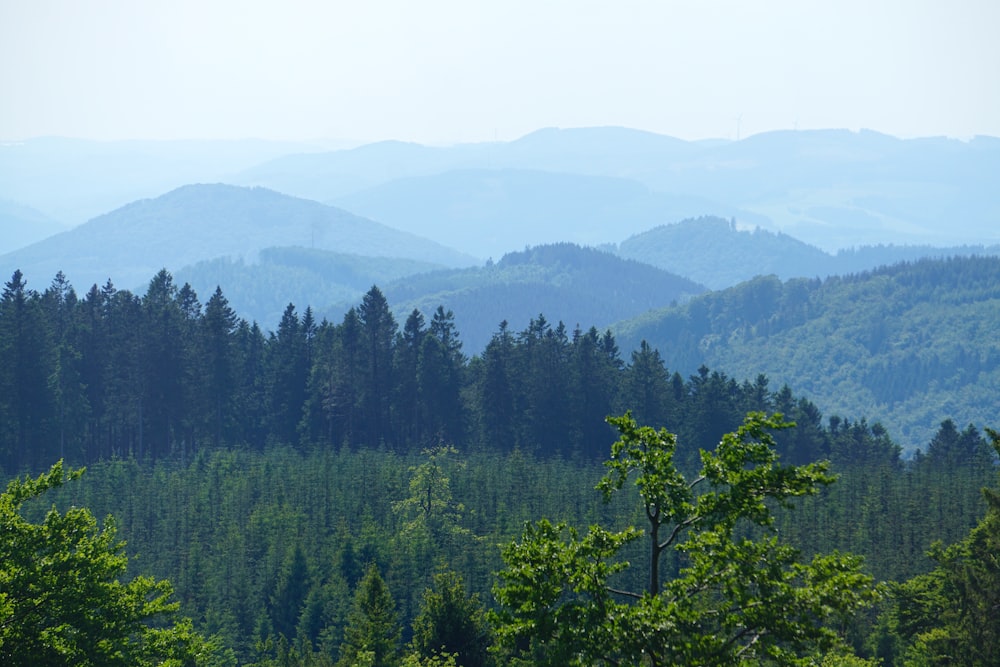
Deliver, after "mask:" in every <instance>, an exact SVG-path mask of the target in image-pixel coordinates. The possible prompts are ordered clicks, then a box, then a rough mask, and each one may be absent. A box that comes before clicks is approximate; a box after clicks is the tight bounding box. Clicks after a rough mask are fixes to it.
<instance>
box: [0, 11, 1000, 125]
mask: <svg viewBox="0 0 1000 667" xmlns="http://www.w3.org/2000/svg"><path fill="white" fill-rule="evenodd" d="M998 31H1000V0H951V1H950V2H944V1H943V0H898V1H897V0H822V1H820V2H815V1H812V0H683V1H678V0H657V1H648V2H644V1H632V0H614V1H612V0H605V1H603V2H590V1H588V0H572V1H555V0H552V1H547V0H530V1H526V2H523V1H521V0H496V1H489V2H485V1H483V2H478V1H476V0H456V1H443V0H403V1H388V0H350V1H347V2H341V1H339V0H324V1H318V0H317V1H297V0H267V1H264V0H232V1H230V0H162V1H161V0H0V91H2V92H0V139H3V140H8V141H9V140H18V139H25V138H29V137H34V136H42V135H61V136H72V137H82V138H92V139H123V138H150V139H176V138H246V137H258V138H265V139H294V140H301V139H316V138H335V139H351V140H378V139H390V138H391V139H402V140H411V141H419V142H423V143H451V142H465V141H491V140H494V139H500V140H509V139H514V138H517V137H519V136H521V135H523V134H526V133H528V132H531V131H533V130H535V129H538V128H540V127H547V126H558V127H577V126H591V125H623V126H628V127H635V128H641V129H646V130H651V131H654V132H659V133H663V134H670V135H674V136H678V137H682V138H686V139H696V138H704V137H729V138H735V137H736V134H737V131H739V132H740V134H741V135H742V136H747V135H749V134H754V133H757V132H761V131H766V130H771V129H779V128H781V129H786V128H787V129H791V128H795V127H798V128H799V129H807V128H830V127H837V128H842V127H846V128H851V129H858V128H862V127H864V128H870V129H875V130H879V131H882V132H886V133H889V134H894V135H897V136H904V137H910V136H927V135H941V134H944V135H949V136H957V137H969V136H972V135H974V134H990V135H994V136H1000V37H998V34H1000V33H998Z"/></svg>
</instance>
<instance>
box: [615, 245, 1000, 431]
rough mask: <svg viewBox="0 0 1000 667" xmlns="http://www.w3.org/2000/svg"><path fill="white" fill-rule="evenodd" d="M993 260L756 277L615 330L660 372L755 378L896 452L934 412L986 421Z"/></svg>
mask: <svg viewBox="0 0 1000 667" xmlns="http://www.w3.org/2000/svg"><path fill="white" fill-rule="evenodd" d="M997 322H1000V258H996V257H965V258H952V259H946V260H920V261H918V262H915V263H912V264H910V263H904V264H899V265H895V266H892V267H884V268H881V269H878V270H876V271H871V272H865V273H860V274H857V275H852V276H846V277H834V278H829V279H827V280H825V281H820V280H818V279H815V280H806V279H795V280H790V281H787V282H785V283H782V282H781V281H780V280H778V279H777V278H775V277H773V276H770V277H760V278H757V279H755V280H752V281H749V282H746V283H743V284H741V285H738V286H736V287H733V288H730V289H726V290H722V291H719V292H713V293H710V294H706V295H702V296H699V297H696V298H694V299H692V300H691V301H690V302H689V303H686V304H684V305H682V306H679V307H675V308H670V309H665V310H660V311H654V312H650V313H647V314H645V315H643V316H641V317H638V318H636V319H634V320H631V321H629V322H624V323H621V324H620V325H618V326H617V327H616V329H617V335H618V337H619V344H620V345H621V347H622V348H623V349H629V348H631V347H633V346H635V345H638V343H639V341H641V340H646V341H648V342H649V343H650V345H652V346H654V347H656V348H658V349H659V350H660V351H661V353H662V354H663V357H664V359H665V361H666V363H667V364H668V366H669V367H670V368H671V369H672V370H678V371H680V372H681V373H692V372H694V370H695V369H697V368H698V366H699V365H701V364H705V365H707V366H709V367H711V368H713V369H716V368H717V369H720V370H723V371H725V372H726V373H729V374H730V375H732V376H734V377H754V376H755V375H757V374H758V373H764V374H766V375H767V376H768V377H769V378H770V379H771V380H772V384H778V385H780V384H781V383H788V384H789V385H791V386H793V387H795V390H796V392H797V393H801V394H803V395H805V396H806V397H807V398H809V399H810V400H813V401H814V402H815V403H816V404H817V405H818V406H820V408H822V409H823V410H824V412H825V413H827V414H840V415H854V416H855V417H858V416H867V417H868V418H869V419H870V420H875V419H877V420H881V421H882V422H883V423H884V424H885V425H886V426H887V427H888V428H889V431H890V432H891V433H892V434H893V437H894V438H898V441H899V442H900V444H902V445H903V447H904V449H909V450H912V449H913V448H914V447H917V446H921V445H923V444H925V443H926V442H928V441H929V440H930V438H931V436H933V432H934V430H935V429H936V428H937V426H938V424H940V422H941V421H942V420H944V419H948V418H952V419H954V420H955V421H956V423H960V424H965V423H970V422H971V423H975V424H976V425H977V426H978V427H980V428H982V427H983V426H992V427H996V426H997V419H998V417H997V412H996V397H997V396H1000V338H998V337H997V335H996V326H997Z"/></svg>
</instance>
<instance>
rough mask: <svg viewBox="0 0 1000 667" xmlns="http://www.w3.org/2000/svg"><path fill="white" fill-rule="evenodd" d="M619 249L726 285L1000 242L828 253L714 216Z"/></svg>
mask: <svg viewBox="0 0 1000 667" xmlns="http://www.w3.org/2000/svg"><path fill="white" fill-rule="evenodd" d="M616 252H617V254H619V255H621V256H622V257H627V258H629V259H634V260H637V261H640V262H645V263H647V264H652V265H653V266H658V267H660V268H661V269H663V270H665V271H670V272H672V273H676V274H678V275H681V276H684V277H685V278H690V279H691V280H694V281H695V282H698V283H701V284H702V285H706V286H707V287H709V288H711V289H714V290H720V289H725V288H727V287H733V286H735V285H737V284H739V283H741V282H745V281H747V280H750V279H752V278H755V277H757V276H766V275H776V276H777V277H778V278H781V279H782V280H788V279H789V278H826V277H827V276H833V275H846V274H851V273H860V272H862V271H871V270H874V269H877V268H880V267H883V266H889V265H891V264H898V263H900V262H904V261H916V260H919V259H925V258H927V259H944V258H946V257H968V256H972V255H1000V246H996V245H993V246H957V247H951V248H935V247H931V246H928V245H906V246H895V245H888V246H886V245H874V246H871V245H868V246H861V247H853V248H841V249H839V250H838V251H837V252H836V253H835V254H832V255H831V254H828V253H826V252H823V251H822V250H820V249H819V248H817V247H815V246H811V245H808V244H806V243H803V242H802V241H799V240H798V239H795V238H792V237H791V236H789V235H787V234H782V233H780V232H779V233H775V232H771V231H767V230H765V229H761V228H760V227H757V228H755V229H753V230H750V229H746V228H742V227H738V226H737V224H736V220H735V218H731V219H729V220H724V219H723V218H719V217H714V216H703V217H700V218H696V219H687V220H681V221H680V222H677V223H673V224H668V225H659V226H657V227H654V228H652V229H649V230H648V231H644V232H642V233H641V234H635V235H634V236H630V237H629V238H627V239H625V240H624V241H622V242H621V243H620V244H618V247H617V251H616Z"/></svg>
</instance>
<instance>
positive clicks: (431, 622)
mask: <svg viewBox="0 0 1000 667" xmlns="http://www.w3.org/2000/svg"><path fill="white" fill-rule="evenodd" d="M411 646H412V648H413V650H414V651H415V652H416V653H417V654H419V655H420V656H421V657H423V658H433V657H435V656H443V655H450V656H453V657H454V658H455V663H456V664H457V665H459V667H486V666H487V665H489V664H491V659H490V658H491V656H490V655H489V652H488V649H489V646H490V632H489V627H488V625H487V623H486V612H485V609H484V608H483V606H482V604H481V603H480V602H479V598H478V596H476V595H471V596H470V595H468V594H467V593H466V591H465V584H464V583H463V581H462V578H461V577H460V576H459V575H457V574H456V573H454V572H441V573H439V574H436V575H434V585H433V587H432V588H429V589H427V590H426V591H424V597H423V603H422V605H421V607H420V613H419V614H418V615H417V617H416V618H415V619H414V620H413V640H412V642H411Z"/></svg>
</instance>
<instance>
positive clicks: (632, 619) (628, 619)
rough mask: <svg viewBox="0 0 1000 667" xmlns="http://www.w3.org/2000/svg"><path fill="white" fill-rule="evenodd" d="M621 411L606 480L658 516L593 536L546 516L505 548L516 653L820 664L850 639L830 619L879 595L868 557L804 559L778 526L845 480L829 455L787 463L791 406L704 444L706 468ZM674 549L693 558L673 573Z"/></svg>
mask: <svg viewBox="0 0 1000 667" xmlns="http://www.w3.org/2000/svg"><path fill="white" fill-rule="evenodd" d="M609 422H610V423H611V424H613V425H614V426H616V427H617V428H618V430H619V433H620V438H619V440H618V441H617V442H615V443H614V445H613V446H612V450H611V459H610V460H609V461H608V462H607V463H606V466H607V467H608V474H607V475H605V477H604V478H603V479H602V480H601V482H600V484H599V485H598V488H599V489H600V490H601V491H602V492H603V493H604V495H605V497H606V498H610V497H611V496H612V495H613V494H615V493H617V492H618V491H619V490H621V489H622V487H623V486H624V485H625V483H626V482H627V481H628V480H629V479H632V478H634V479H635V485H636V487H637V490H638V496H639V500H640V502H641V503H642V508H643V510H644V514H645V517H646V519H647V521H648V523H647V526H646V528H645V530H640V529H638V528H635V527H629V528H626V529H625V530H623V531H620V532H613V531H610V530H607V529H605V528H602V527H600V526H591V527H590V529H589V530H588V531H587V532H586V533H584V534H582V535H581V534H580V533H579V532H578V531H576V530H574V529H572V528H569V527H567V526H566V525H565V524H552V523H551V522H549V521H547V520H542V521H540V522H538V523H537V524H535V525H532V526H528V527H527V528H526V529H525V532H524V534H523V535H522V537H521V539H520V540H519V541H515V542H513V543H511V544H509V545H508V546H506V547H505V548H504V550H503V559H504V561H505V564H506V567H505V569H504V570H502V571H501V572H500V574H499V577H500V581H499V583H498V584H497V586H496V587H495V591H494V592H495V594H496V598H497V601H498V602H499V604H500V610H499V612H498V613H497V617H496V622H497V628H496V632H497V635H498V638H499V640H500V642H501V646H502V647H503V648H504V650H506V651H507V652H508V653H509V654H511V655H512V656H513V657H514V660H515V662H514V664H518V663H516V660H518V659H522V660H526V661H527V662H526V663H522V664H535V665H553V666H554V665H563V666H565V665H648V666H662V665H680V664H683V665H713V666H719V665H750V664H761V663H763V664H786V665H794V664H808V661H809V660H811V659H813V658H815V656H817V655H819V654H820V653H821V652H823V651H827V650H829V649H830V648H831V647H833V646H835V645H836V644H838V637H837V634H836V633H835V632H834V630H832V629H831V627H830V625H828V624H829V623H830V622H832V621H836V620H838V617H841V616H842V615H846V614H849V613H851V612H852V611H854V610H856V609H858V608H859V607H861V606H863V605H865V604H868V603H870V602H872V601H873V600H874V599H875V598H876V597H877V595H878V589H877V588H876V586H875V585H874V584H873V581H872V579H871V578H870V577H868V576H866V575H864V574H862V573H861V572H860V566H861V561H860V558H858V557H855V556H851V555H840V554H836V553H834V554H830V555H819V556H816V557H815V558H814V559H813V560H812V561H811V562H809V563H800V562H799V560H798V553H797V552H796V550H795V549H793V548H792V547H790V546H788V545H786V544H782V543H781V542H780V541H779V540H778V538H777V536H776V535H775V534H773V533H772V532H771V531H769V530H768V527H769V526H771V524H772V522H773V516H772V510H773V509H774V508H776V507H787V506H789V505H790V501H791V499H793V498H795V497H797V496H804V495H808V494H813V493H816V491H817V490H818V489H819V488H821V487H822V486H824V485H826V484H829V483H831V482H832V481H833V478H832V477H831V476H830V475H828V474H827V472H826V465H825V464H822V463H815V464H810V465H804V466H784V465H781V464H780V463H779V461H778V456H777V454H776V452H775V448H774V440H773V437H772V435H771V431H772V430H774V429H780V428H785V427H788V426H791V424H789V423H786V422H784V421H783V420H782V419H781V417H780V415H775V416H773V417H767V416H765V415H764V414H763V413H751V414H749V415H747V417H746V419H745V421H744V422H743V425H742V426H740V427H739V429H738V430H737V431H736V432H733V433H728V434H726V435H725V436H723V438H722V440H721V442H720V443H719V444H718V446H717V447H716V448H715V450H713V451H704V450H702V452H701V471H700V473H699V474H698V475H697V476H695V477H694V478H693V479H688V478H686V477H685V476H684V475H683V474H682V473H681V472H680V471H679V470H678V468H677V466H676V465H675V463H674V454H675V451H676V445H677V441H676V437H675V436H674V435H673V434H671V433H669V432H667V431H666V430H665V429H660V430H658V431H657V430H654V429H653V428H650V427H640V426H638V425H637V424H636V422H635V421H634V420H633V419H632V417H631V415H630V414H626V415H625V416H623V417H616V418H609ZM643 538H645V540H646V541H647V543H648V555H649V561H648V563H647V572H646V575H647V576H646V577H644V578H645V579H646V582H647V583H646V586H645V590H641V591H630V590H624V589H622V588H619V587H618V586H619V585H620V584H618V583H617V582H618V581H619V580H620V577H616V575H619V574H620V573H622V572H623V571H624V570H626V569H627V568H629V567H630V564H629V563H628V562H627V561H625V560H624V559H623V557H622V555H621V550H622V548H623V547H624V546H625V545H626V544H628V543H630V542H633V541H635V540H640V539H643ZM668 551H676V552H678V556H679V559H680V562H681V567H680V568H679V570H678V571H677V572H676V574H675V576H672V577H671V578H664V577H663V576H662V575H661V573H660V565H661V562H662V561H663V560H664V557H665V554H666V552H668Z"/></svg>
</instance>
